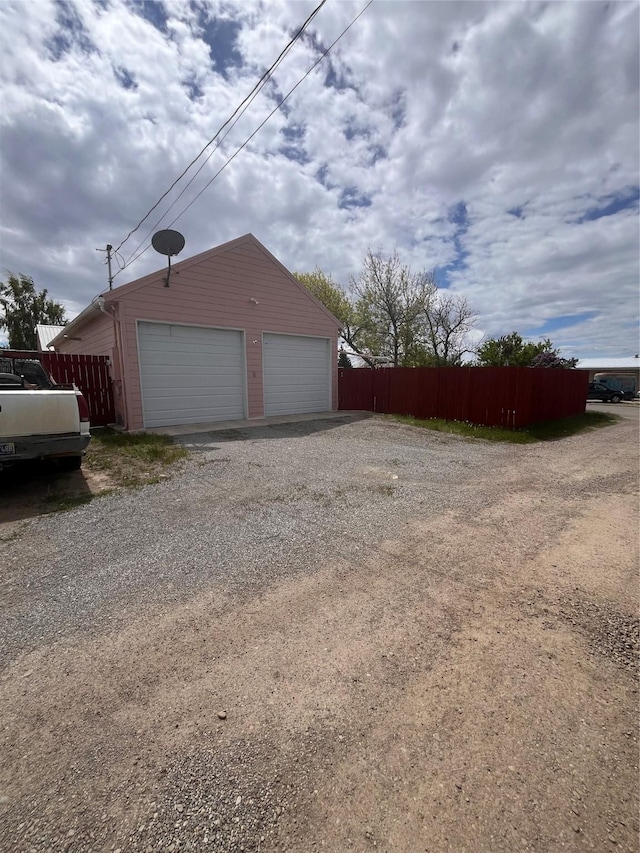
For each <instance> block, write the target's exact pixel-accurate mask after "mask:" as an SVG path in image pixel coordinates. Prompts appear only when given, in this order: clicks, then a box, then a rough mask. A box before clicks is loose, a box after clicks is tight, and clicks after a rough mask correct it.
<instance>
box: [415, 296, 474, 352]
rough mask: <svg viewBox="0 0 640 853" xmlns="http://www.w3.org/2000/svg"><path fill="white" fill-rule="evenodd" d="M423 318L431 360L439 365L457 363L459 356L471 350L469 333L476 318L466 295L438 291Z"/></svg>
mask: <svg viewBox="0 0 640 853" xmlns="http://www.w3.org/2000/svg"><path fill="white" fill-rule="evenodd" d="M425 318H426V322H427V340H428V343H429V348H430V356H431V363H432V364H434V365H436V366H440V367H444V366H447V365H449V366H452V367H457V366H459V365H460V364H461V363H462V357H463V356H464V355H465V354H467V353H471V352H472V351H473V350H472V349H471V348H470V347H469V346H468V336H469V332H470V331H471V330H472V329H473V327H474V325H475V323H476V319H477V314H476V313H475V312H474V311H472V310H471V308H470V307H469V303H468V302H467V300H466V299H465V297H464V296H458V295H456V294H453V293H448V292H445V293H440V292H438V293H437V294H436V295H435V296H434V298H433V299H432V300H431V304H430V306H429V310H428V311H427V312H426V315H425Z"/></svg>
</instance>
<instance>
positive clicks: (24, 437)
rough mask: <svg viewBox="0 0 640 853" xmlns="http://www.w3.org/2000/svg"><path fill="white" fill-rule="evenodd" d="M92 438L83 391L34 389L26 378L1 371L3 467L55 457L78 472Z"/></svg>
mask: <svg viewBox="0 0 640 853" xmlns="http://www.w3.org/2000/svg"><path fill="white" fill-rule="evenodd" d="M90 441H91V435H90V433H89V407H88V406H87V401H86V400H85V399H84V397H83V396H82V394H81V393H80V391H78V390H77V389H75V390H68V389H58V388H55V387H53V388H42V389H38V390H34V386H30V385H29V384H28V383H27V382H25V380H24V378H23V377H21V376H17V375H15V374H11V373H0V469H2V468H4V467H7V466H9V465H13V464H15V463H16V462H22V461H25V460H34V459H49V458H51V459H57V460H58V466H59V467H60V468H61V469H62V470H64V471H74V470H76V469H78V468H80V466H81V465H82V457H83V455H84V452H85V450H86V449H87V446H88V444H89V442H90Z"/></svg>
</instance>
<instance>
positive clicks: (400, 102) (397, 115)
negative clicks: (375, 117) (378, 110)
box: [390, 92, 407, 130]
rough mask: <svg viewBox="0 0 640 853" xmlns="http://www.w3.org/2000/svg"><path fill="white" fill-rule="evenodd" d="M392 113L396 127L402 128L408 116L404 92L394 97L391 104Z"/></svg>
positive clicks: (397, 128)
mask: <svg viewBox="0 0 640 853" xmlns="http://www.w3.org/2000/svg"><path fill="white" fill-rule="evenodd" d="M390 114H391V120H392V121H393V126H394V128H395V129H396V130H400V128H401V127H402V126H403V124H404V123H405V120H406V118H407V105H406V103H405V93H404V92H398V93H397V96H396V98H394V100H393V102H392V104H391V110H390Z"/></svg>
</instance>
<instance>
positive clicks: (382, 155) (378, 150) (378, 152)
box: [369, 143, 389, 166]
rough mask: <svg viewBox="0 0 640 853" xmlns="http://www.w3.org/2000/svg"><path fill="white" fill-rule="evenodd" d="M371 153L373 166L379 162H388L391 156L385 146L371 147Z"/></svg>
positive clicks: (375, 145)
mask: <svg viewBox="0 0 640 853" xmlns="http://www.w3.org/2000/svg"><path fill="white" fill-rule="evenodd" d="M369 153H370V154H371V165H372V166H374V165H375V164H376V163H377V162H378V160H386V159H387V157H388V156H389V152H388V151H387V149H386V148H385V147H384V145H378V144H377V143H376V144H374V145H370V146H369Z"/></svg>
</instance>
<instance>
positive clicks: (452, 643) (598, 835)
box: [0, 424, 640, 853]
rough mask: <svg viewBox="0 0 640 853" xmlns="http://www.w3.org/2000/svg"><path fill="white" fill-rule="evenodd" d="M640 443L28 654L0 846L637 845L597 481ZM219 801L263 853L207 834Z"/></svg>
mask: <svg viewBox="0 0 640 853" xmlns="http://www.w3.org/2000/svg"><path fill="white" fill-rule="evenodd" d="M605 432H607V436H606V437H605V436H604V433H605ZM616 441H619V442H621V443H623V444H624V452H623V451H621V449H620V447H619V446H618V447H617V446H616ZM636 441H637V431H636V429H635V427H634V425H631V424H626V425H623V426H615V427H610V428H607V430H606V431H605V430H602V431H599V432H598V433H590V434H588V435H587V436H583V437H576V438H574V439H571V440H569V441H568V442H566V444H564V449H563V450H562V451H560V450H554V452H553V455H552V466H553V471H552V472H551V471H550V472H549V476H553V477H554V478H555V480H556V481H557V480H558V479H562V478H564V479H565V481H566V482H567V483H569V484H571V483H575V484H576V486H577V485H578V484H580V483H581V482H583V481H584V479H585V478H586V477H587V476H588V477H594V475H595V476H597V475H598V474H599V473H600V474H601V475H602V477H603V478H605V477H608V478H609V479H608V481H607V482H608V483H609V486H608V487H607V488H606V489H604V490H597V491H596V490H593V491H590V490H589V489H583V488H576V490H575V496H574V497H570V498H567V497H566V496H565V497H563V498H560V497H558V496H557V494H555V493H553V494H548V493H547V491H546V490H545V476H547V474H546V473H545V472H544V470H541V469H544V466H545V465H547V464H549V462H548V457H546V458H547V461H543V455H542V454H539V455H538V456H536V452H537V451H536V449H535V448H534V449H531V448H522V449H519V451H518V454H522V456H519V455H518V454H516V455H514V462H513V466H512V469H511V470H510V472H509V477H508V478H507V480H506V481H505V483H504V491H503V496H502V498H501V499H499V500H495V501H491V502H489V503H488V505H487V506H486V507H485V508H484V509H483V510H481V511H480V512H478V513H477V514H476V515H474V516H473V517H463V516H462V515H461V514H457V513H454V512H446V513H444V514H441V515H438V516H436V517H433V518H428V519H425V518H419V517H416V518H406V519H405V520H404V522H403V523H402V525H400V526H399V529H398V533H397V537H396V538H394V539H389V540H384V541H379V542H375V543H371V546H370V547H369V548H368V550H367V551H366V553H364V554H363V555H362V559H361V560H360V561H359V562H358V563H357V564H353V563H351V564H332V565H326V566H325V567H324V568H323V569H322V570H321V571H319V572H317V573H315V574H312V575H308V576H303V577H299V576H298V577H296V578H294V579H290V580H286V581H283V582H281V583H278V584H277V585H274V586H272V587H271V588H270V589H269V590H267V591H266V592H265V593H263V594H261V595H259V596H250V597H247V598H246V600H238V599H237V598H235V597H230V596H227V594H226V593H225V591H224V590H223V589H212V590H210V591H208V592H207V593H205V594H198V595H197V596H195V597H194V598H193V599H192V600H191V601H189V602H188V604H183V603H181V604H179V605H176V606H175V607H169V608H164V609H162V610H158V611H157V612H139V613H137V615H136V618H135V619H132V620H131V621H130V624H129V625H128V627H127V628H126V629H125V630H122V631H118V632H109V631H105V632H103V633H101V634H99V635H98V636H95V637H93V638H87V637H83V638H82V639H81V640H61V641H59V642H57V643H53V644H50V645H47V646H45V647H42V648H39V649H37V650H36V651H33V652H30V653H28V654H24V655H23V656H22V657H21V658H19V659H18V660H17V661H15V662H14V663H13V665H12V666H10V667H9V669H8V670H6V671H5V672H4V673H3V675H2V681H1V682H0V683H1V685H2V687H1V689H2V710H1V715H0V730H1V731H2V735H1V744H2V745H1V750H2V754H3V759H2V762H0V765H1V766H0V795H1V796H0V803H1V806H2V808H3V812H2V815H1V817H0V821H3V822H4V824H5V829H4V831H3V832H1V833H0V849H2V850H6V851H9V850H11V851H14V850H16V851H17V850H21V851H22V850H25V851H26V850H30V849H34V850H41V849H42V850H45V849H52V850H73V851H76V850H77V851H82V850H89V849H95V850H111V851H113V850H121V851H122V853H124V851H126V850H130V849H131V850H148V851H152V850H167V851H172V850H229V849H231V850H243V849H246V850H247V851H249V850H261V851H262V850H264V851H267V850H273V849H279V850H291V851H307V850H316V849H323V850H328V851H336V853H338V851H343V850H354V851H369V850H374V849H375V850H381V851H387V850H388V851H431V853H435V852H436V851H494V850H504V851H513V850H523V851H524V850H531V851H556V850H574V851H578V850H579V851H582V850H596V851H604V850H620V851H636V850H638V849H640V848H639V844H638V832H639V826H638V760H637V759H638V727H637V714H638V681H637V669H636V663H635V661H636V660H637V657H636V656H637V650H638V645H637V642H638V637H637V630H638V621H637V615H638V614H637V593H638V544H637V531H638V493H637V483H636V488H635V489H633V490H630V489H629V488H627V487H625V488H622V489H620V490H619V489H617V488H616V486H615V477H613V478H612V477H611V471H612V469H613V470H614V471H615V470H616V466H617V467H618V468H619V467H620V466H621V465H624V464H627V462H628V464H629V465H630V466H632V467H634V470H636V471H637V445H636ZM559 444H560V443H558V447H559ZM524 458H526V460H527V461H526V464H525V463H523V462H522V461H519V460H521V459H524ZM585 459H588V460H589V463H588V466H585V462H584V460H585ZM625 460H627V462H625ZM514 483H518V484H519V486H518V488H517V489H515V488H513V484H514ZM479 487H480V486H479ZM569 492H570V490H569ZM551 519H553V522H551ZM36 523H37V522H36ZM223 712H224V713H223ZM221 717H225V718H224V719H221ZM203 768H206V771H207V773H206V774H203ZM205 775H206V778H207V780H208V781H207V782H206V784H205V783H204V782H203V776H205ZM216 798H217V799H216ZM216 803H217V805H216ZM214 805H215V806H216V808H218V809H219V810H220V814H221V815H222V817H221V820H222V821H223V822H224V821H225V820H227V821H234V820H235V817H238V823H239V825H242V826H244V823H246V824H247V825H249V824H252V825H253V826H254V828H256V833H257V834H255V836H250V835H248V836H247V837H252V838H254V837H255V838H257V843H253V842H252V843H251V845H247V846H241V842H240V841H238V845H237V846H236V845H235V844H234V845H233V846H232V845H231V842H230V841H228V842H225V844H224V846H222V845H221V843H219V842H218V841H217V840H216V836H215V835H214V834H207V832H208V831H205V830H203V829H202V825H203V824H202V821H201V820H200V816H202V815H206V814H207V810H209V811H208V813H209V814H211V809H212V808H213V807H214ZM234 809H235V810H236V811H234ZM242 822H244V823H242ZM45 827H46V832H45V831H44V829H43V828H45ZM238 837H239V838H240V836H238ZM2 839H3V840H2Z"/></svg>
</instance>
